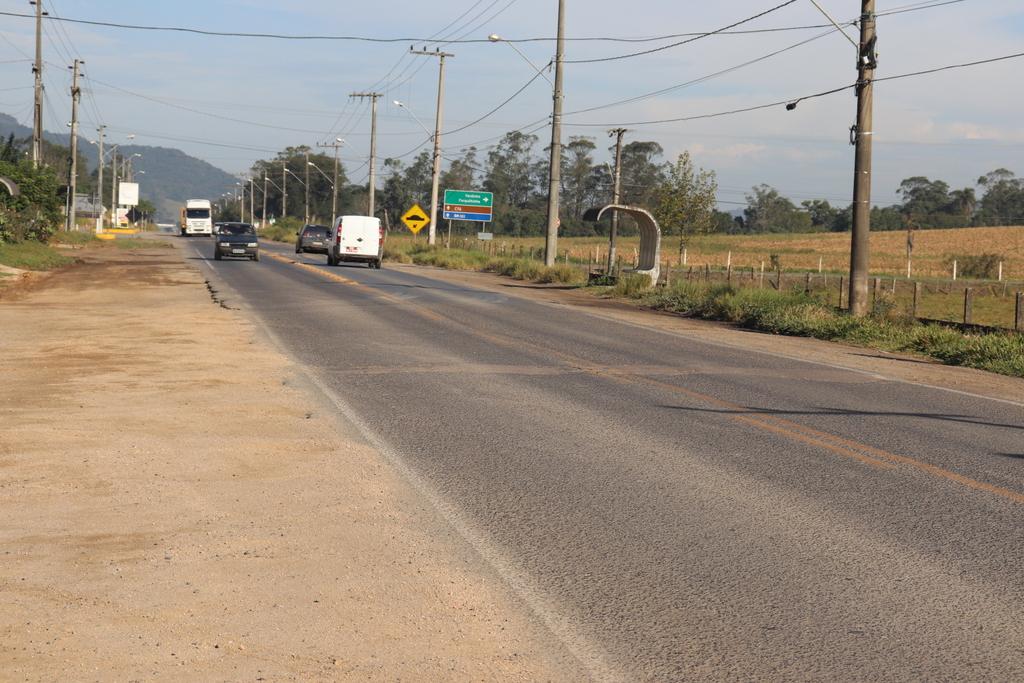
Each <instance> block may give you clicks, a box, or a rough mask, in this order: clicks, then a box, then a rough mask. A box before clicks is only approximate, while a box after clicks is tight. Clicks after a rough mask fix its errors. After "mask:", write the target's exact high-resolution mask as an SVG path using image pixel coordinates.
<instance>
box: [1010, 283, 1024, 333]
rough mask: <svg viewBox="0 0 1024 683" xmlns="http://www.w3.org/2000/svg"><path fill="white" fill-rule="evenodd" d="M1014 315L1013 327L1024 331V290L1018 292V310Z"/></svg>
mask: <svg viewBox="0 0 1024 683" xmlns="http://www.w3.org/2000/svg"><path fill="white" fill-rule="evenodd" d="M1013 317H1014V321H1013V329H1015V330H1017V331H1018V332H1024V292H1017V310H1016V312H1015V313H1014V316H1013Z"/></svg>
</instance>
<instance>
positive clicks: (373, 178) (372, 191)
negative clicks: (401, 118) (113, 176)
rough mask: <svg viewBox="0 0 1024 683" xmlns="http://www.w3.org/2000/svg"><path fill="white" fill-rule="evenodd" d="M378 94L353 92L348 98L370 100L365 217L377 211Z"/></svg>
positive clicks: (381, 95) (379, 96) (379, 94)
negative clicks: (368, 174) (367, 192)
mask: <svg viewBox="0 0 1024 683" xmlns="http://www.w3.org/2000/svg"><path fill="white" fill-rule="evenodd" d="M383 96H384V94H383V93H379V92H354V93H352V94H351V95H349V97H358V98H360V99H362V98H364V97H369V98H370V188H369V198H368V200H367V211H366V215H367V216H372V215H374V212H375V211H376V210H377V199H376V191H377V100H378V98H381V97H383Z"/></svg>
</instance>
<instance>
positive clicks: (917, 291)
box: [910, 282, 921, 320]
mask: <svg viewBox="0 0 1024 683" xmlns="http://www.w3.org/2000/svg"><path fill="white" fill-rule="evenodd" d="M920 307H921V283H920V282H915V283H914V304H913V308H911V310H910V315H911V317H913V318H914V320H917V318H918V310H920Z"/></svg>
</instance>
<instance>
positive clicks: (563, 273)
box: [528, 261, 650, 285]
mask: <svg viewBox="0 0 1024 683" xmlns="http://www.w3.org/2000/svg"><path fill="white" fill-rule="evenodd" d="M528 263H531V264H536V263H537V262H536V261H529V262H528ZM537 265H538V267H539V266H540V264H537ZM529 279H531V280H533V281H535V282H542V283H559V284H564V285H578V284H583V283H584V282H586V281H587V274H586V272H584V271H583V270H580V269H579V268H577V267H575V266H570V265H569V264H567V263H563V264H560V265H556V266H551V267H550V268H541V271H540V273H539V274H538V275H536V276H534V277H532V278H529ZM648 281H650V279H649V278H648Z"/></svg>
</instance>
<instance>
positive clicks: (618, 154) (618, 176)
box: [608, 128, 628, 275]
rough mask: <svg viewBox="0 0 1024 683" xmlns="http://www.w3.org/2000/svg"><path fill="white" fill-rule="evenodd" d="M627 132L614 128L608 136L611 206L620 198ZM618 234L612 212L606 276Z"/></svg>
mask: <svg viewBox="0 0 1024 683" xmlns="http://www.w3.org/2000/svg"><path fill="white" fill-rule="evenodd" d="M627 132H628V131H627V130H626V129H625V128H614V129H612V130H610V131H608V135H609V137H610V136H613V135H614V136H615V177H614V180H613V182H612V204H618V203H619V201H620V200H621V198H622V136H624V135H625V134H626V133H627ZM618 234H619V212H618V211H612V229H611V231H610V232H609V233H608V274H609V275H610V274H611V272H612V268H614V267H615V240H616V238H617V237H618Z"/></svg>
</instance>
